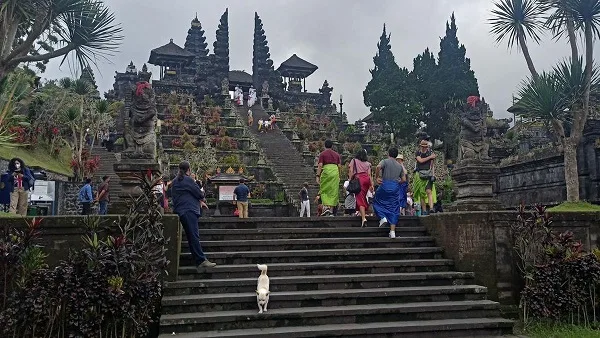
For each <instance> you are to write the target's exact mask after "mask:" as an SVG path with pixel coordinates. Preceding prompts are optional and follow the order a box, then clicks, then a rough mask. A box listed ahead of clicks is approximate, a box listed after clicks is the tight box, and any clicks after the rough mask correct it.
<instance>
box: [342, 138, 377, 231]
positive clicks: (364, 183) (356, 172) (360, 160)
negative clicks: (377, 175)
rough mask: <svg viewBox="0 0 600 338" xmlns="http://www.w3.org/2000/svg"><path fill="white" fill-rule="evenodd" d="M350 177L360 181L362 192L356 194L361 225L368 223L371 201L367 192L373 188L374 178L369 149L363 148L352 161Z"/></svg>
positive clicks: (349, 170) (349, 171)
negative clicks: (368, 199)
mask: <svg viewBox="0 0 600 338" xmlns="http://www.w3.org/2000/svg"><path fill="white" fill-rule="evenodd" d="M348 177H350V178H356V179H358V181H359V182H360V192H359V193H358V194H356V208H357V209H358V211H359V212H360V217H361V223H360V224H361V226H362V227H364V226H366V225H367V209H368V208H369V202H368V201H367V194H368V192H369V191H370V190H372V189H373V179H372V178H371V163H369V161H368V158H367V151H366V150H365V149H361V150H359V151H358V153H356V156H354V158H353V159H352V161H350V165H349V169H348Z"/></svg>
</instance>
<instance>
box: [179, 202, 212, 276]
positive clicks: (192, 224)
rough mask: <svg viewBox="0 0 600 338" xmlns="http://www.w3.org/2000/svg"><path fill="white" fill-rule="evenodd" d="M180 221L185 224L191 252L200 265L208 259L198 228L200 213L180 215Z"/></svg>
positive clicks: (184, 228) (184, 227)
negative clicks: (203, 249) (201, 243)
mask: <svg viewBox="0 0 600 338" xmlns="http://www.w3.org/2000/svg"><path fill="white" fill-rule="evenodd" d="M179 221H180V222H181V225H182V226H183V230H184V231H185V235H186V237H187V240H188V245H189V247H190V252H191V253H192V257H193V258H194V261H195V262H196V265H200V264H201V263H202V262H204V261H205V260H206V256H205V255H204V251H202V246H201V245H200V234H199V230H198V215H196V214H195V213H193V212H186V213H185V214H183V215H179Z"/></svg>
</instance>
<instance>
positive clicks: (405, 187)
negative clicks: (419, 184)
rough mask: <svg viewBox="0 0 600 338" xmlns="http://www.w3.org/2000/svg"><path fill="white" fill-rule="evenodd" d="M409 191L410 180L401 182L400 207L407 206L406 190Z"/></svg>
mask: <svg viewBox="0 0 600 338" xmlns="http://www.w3.org/2000/svg"><path fill="white" fill-rule="evenodd" d="M407 191H408V182H402V183H400V192H399V195H398V198H399V201H400V208H406V197H407V196H406V192H407Z"/></svg>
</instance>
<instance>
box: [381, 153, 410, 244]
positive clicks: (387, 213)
mask: <svg viewBox="0 0 600 338" xmlns="http://www.w3.org/2000/svg"><path fill="white" fill-rule="evenodd" d="M388 155H389V157H388V158H387V159H385V160H383V161H381V162H379V165H378V166H377V169H376V171H375V176H376V178H377V183H379V188H377V192H376V193H375V199H374V201H373V209H374V210H375V214H377V216H378V217H379V219H380V220H379V226H380V227H381V226H384V225H385V224H389V225H390V234H389V236H390V238H396V225H397V224H398V219H399V218H400V199H399V198H398V196H399V195H400V191H401V189H402V186H401V183H402V182H405V181H406V172H405V171H404V168H403V167H402V165H400V164H399V163H398V162H396V156H398V148H390V150H389V151H388Z"/></svg>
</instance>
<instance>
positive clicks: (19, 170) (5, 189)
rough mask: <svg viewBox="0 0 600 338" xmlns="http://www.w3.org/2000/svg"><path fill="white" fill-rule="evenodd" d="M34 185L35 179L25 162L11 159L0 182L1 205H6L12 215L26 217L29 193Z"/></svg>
mask: <svg viewBox="0 0 600 338" xmlns="http://www.w3.org/2000/svg"><path fill="white" fill-rule="evenodd" d="M34 185H35V177H34V175H33V172H32V171H31V170H30V169H29V168H28V167H27V166H26V165H25V162H23V160H22V159H20V158H16V157H15V158H12V159H11V160H10V161H9V162H8V170H7V171H6V173H5V174H3V175H2V176H1V180H0V192H1V194H0V196H1V197H2V204H4V205H6V204H8V210H9V212H10V213H11V214H13V215H21V216H27V207H28V205H29V193H30V192H31V191H32V190H33V188H34Z"/></svg>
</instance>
